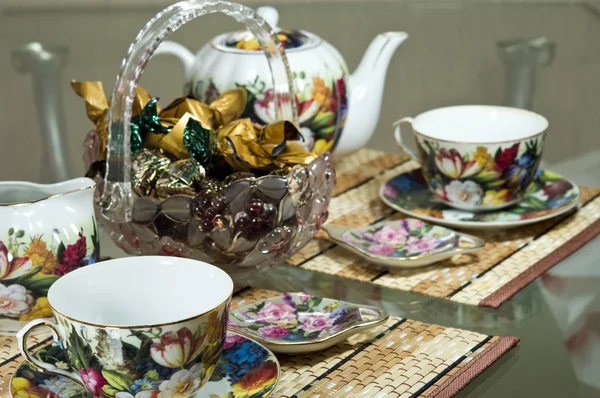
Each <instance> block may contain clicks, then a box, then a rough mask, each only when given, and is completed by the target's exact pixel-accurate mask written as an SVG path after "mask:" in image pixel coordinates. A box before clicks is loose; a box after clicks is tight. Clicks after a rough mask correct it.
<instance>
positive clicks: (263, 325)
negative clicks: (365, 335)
mask: <svg viewBox="0 0 600 398" xmlns="http://www.w3.org/2000/svg"><path fill="white" fill-rule="evenodd" d="M387 318H388V313H387V312H385V311H384V310H382V309H380V308H377V307H371V306H366V305H357V304H351V303H347V302H344V301H338V300H334V299H328V298H321V297H316V296H310V295H308V294H306V293H285V294H283V295H281V296H276V297H272V298H268V299H265V300H262V301H258V302H254V303H252V304H249V305H246V306H244V307H239V308H236V309H235V310H231V312H230V314H229V328H230V329H233V330H235V331H236V332H238V333H239V334H241V335H244V336H247V337H249V338H252V339H254V340H256V341H258V342H260V343H262V344H264V345H265V346H266V347H267V348H269V349H270V350H271V351H273V352H279V353H282V354H306V353H309V352H314V351H321V350H324V349H326V348H329V347H331V346H332V345H335V344H337V343H339V342H341V341H343V340H345V339H347V338H348V337H350V336H352V335H354V334H356V333H359V332H362V331H364V330H366V329H369V328H372V327H375V326H378V325H381V324H383V323H384V322H385V321H386V320H387Z"/></svg>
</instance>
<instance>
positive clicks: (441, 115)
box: [394, 105, 548, 211]
mask: <svg viewBox="0 0 600 398" xmlns="http://www.w3.org/2000/svg"><path fill="white" fill-rule="evenodd" d="M404 123H407V124H410V125H411V126H412V130H413V133H414V135H415V138H416V142H417V151H418V155H416V154H413V153H412V152H411V151H410V150H409V149H408V148H406V146H405V145H404V144H403V143H402V137H401V133H400V127H401V125H402V124H404ZM394 127H395V132H394V136H395V138H396V141H397V142H398V144H399V145H400V146H402V147H403V149H405V150H406V151H407V152H408V153H409V154H410V155H411V156H412V157H413V158H414V159H415V160H418V161H419V162H420V163H421V166H422V170H423V176H424V177H425V180H426V181H427V184H428V185H429V189H430V190H431V192H432V193H433V194H434V195H435V196H436V197H437V198H438V199H439V200H441V201H443V202H444V203H446V204H448V205H450V206H452V207H455V208H458V209H462V210H469V211H483V210H495V209H499V208H502V207H506V206H510V205H511V204H513V203H516V202H518V201H520V200H521V199H522V198H523V196H524V194H525V191H526V189H527V187H528V186H529V184H530V183H531V182H532V181H533V179H534V177H535V174H536V171H537V169H538V166H539V163H540V160H541V156H542V148H543V146H544V136H545V131H546V129H547V127H548V121H547V120H546V118H544V117H543V116H541V115H538V114H536V113H533V112H530V111H526V110H522V109H517V108H507V107H501V106H487V105H463V106H452V107H447V108H439V109H434V110H431V111H428V112H425V113H422V114H420V115H419V116H417V117H416V118H414V119H413V118H404V119H400V120H398V121H397V122H396V123H394Z"/></svg>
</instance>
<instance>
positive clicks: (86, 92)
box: [71, 80, 151, 160]
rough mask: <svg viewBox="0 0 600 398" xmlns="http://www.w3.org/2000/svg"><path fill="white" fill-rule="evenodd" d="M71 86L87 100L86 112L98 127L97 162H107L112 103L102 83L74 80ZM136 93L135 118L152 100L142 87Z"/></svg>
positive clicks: (133, 112)
mask: <svg viewBox="0 0 600 398" xmlns="http://www.w3.org/2000/svg"><path fill="white" fill-rule="evenodd" d="M71 86H72V87H73V90H75V92H76V93H77V95H79V96H80V97H81V98H83V99H84V100H85V110H86V112H87V115H88V118H89V119H90V120H91V121H92V122H93V123H94V125H95V126H96V136H97V138H98V143H99V152H98V159H97V160H106V149H107V148H108V122H107V115H108V110H109V108H110V102H109V100H108V99H107V97H106V94H105V93H104V87H103V86H102V82H78V81H75V80H73V81H72V82H71ZM135 92H136V96H135V99H134V101H133V111H132V114H133V116H134V117H135V116H137V115H139V114H141V113H142V110H143V109H144V107H145V106H146V104H147V103H148V102H149V101H150V99H151V97H150V94H148V92H147V91H146V90H144V89H143V88H142V87H140V86H137V87H136V89H135ZM132 142H135V137H132ZM139 149H141V147H140V148H139Z"/></svg>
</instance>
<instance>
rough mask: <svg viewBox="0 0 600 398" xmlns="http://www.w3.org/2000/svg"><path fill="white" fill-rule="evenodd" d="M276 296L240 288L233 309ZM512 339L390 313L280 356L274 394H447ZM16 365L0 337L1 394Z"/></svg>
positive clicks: (40, 342)
mask: <svg viewBox="0 0 600 398" xmlns="http://www.w3.org/2000/svg"><path fill="white" fill-rule="evenodd" d="M277 294H279V293H277V292H274V291H269V290H261V289H250V288H248V289H244V290H242V291H241V292H238V293H237V294H236V295H235V296H234V298H233V302H232V306H233V307H235V306H238V305H243V304H247V303H250V302H253V301H256V300H260V299H264V298H267V297H272V296H275V295H277ZM518 342H519V339H517V338H516V337H499V336H487V335H483V334H479V333H475V332H471V331H468V330H462V329H455V328H446V327H443V326H439V325H431V324H427V323H421V322H416V321H412V320H409V319H401V318H395V317H391V318H390V319H389V320H388V322H387V323H386V324H385V325H383V326H380V327H378V328H375V329H372V330H370V331H367V332H365V333H361V334H358V335H355V336H353V337H351V338H350V339H348V340H347V341H346V342H343V343H340V344H338V345H336V346H333V347H331V348H329V349H328V350H325V351H321V352H318V353H313V354H309V355H301V356H278V358H279V361H280V362H281V368H282V374H281V378H280V380H279V383H278V385H277V388H276V389H275V392H274V393H273V397H280V398H308V397H311V398H318V397H320V398H324V397H336V398H342V397H344V398H350V397H362V398H368V397H373V398H375V397H377V398H380V397H437V398H442V397H451V396H454V395H455V394H456V393H457V392H458V391H460V390H461V389H462V388H464V387H465V386H466V385H467V384H468V383H469V382H471V381H472V380H473V379H475V378H476V377H477V376H478V375H479V374H481V373H482V372H483V371H484V370H485V369H486V368H487V367H489V366H490V365H491V364H492V363H493V362H495V361H496V360H497V359H498V358H500V357H501V356H502V355H503V354H505V353H506V352H507V351H509V350H510V349H511V348H513V347H514V346H516V345H517V344H518ZM47 343H49V339H48V338H47V335H43V336H39V337H37V338H35V337H34V338H33V339H32V344H36V345H37V346H44V345H45V344H47ZM21 362H22V359H21V357H20V356H19V354H18V349H17V346H16V339H15V338H13V337H0V397H9V396H10V393H9V389H8V387H9V382H10V377H11V376H12V374H13V373H14V371H15V370H16V368H17V367H18V366H19V364H20V363H21Z"/></svg>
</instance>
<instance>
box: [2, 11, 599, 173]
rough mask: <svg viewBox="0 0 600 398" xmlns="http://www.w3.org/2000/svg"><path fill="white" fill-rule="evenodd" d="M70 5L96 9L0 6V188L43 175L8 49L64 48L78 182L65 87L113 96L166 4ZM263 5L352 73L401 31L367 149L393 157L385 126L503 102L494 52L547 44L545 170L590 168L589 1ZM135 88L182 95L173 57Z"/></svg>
mask: <svg viewBox="0 0 600 398" xmlns="http://www.w3.org/2000/svg"><path fill="white" fill-rule="evenodd" d="M78 1H80V2H81V3H92V2H95V3H96V4H94V5H91V4H90V5H89V6H88V7H80V6H65V5H64V4H71V5H72V4H73V2H72V1H70V0H69V1H67V0H64V1H62V3H63V5H62V6H55V7H47V5H48V4H58V3H59V2H60V1H59V0H44V2H43V3H44V4H45V5H46V7H43V8H42V7H40V6H39V3H40V2H39V1H38V2H37V4H38V6H34V5H35V4H36V3H35V1H34V0H29V1H26V0H17V1H13V0H0V5H2V6H3V7H4V9H3V11H2V13H1V14H0V89H1V93H2V94H1V95H0V123H1V124H0V126H1V128H0V149H1V152H0V153H1V154H2V155H1V156H0V180H6V179H25V180H36V179H38V178H39V175H40V169H41V167H42V165H41V164H40V163H41V162H40V154H41V151H42V150H43V148H40V146H39V145H37V144H36V142H37V141H38V140H39V134H40V132H39V128H38V124H37V120H36V116H35V113H34V109H33V106H34V105H33V98H32V94H31V93H32V86H31V79H30V77H29V76H26V75H19V74H17V73H16V72H15V71H14V69H13V67H12V66H11V64H10V51H11V50H12V49H14V48H17V47H19V46H20V45H23V44H25V43H28V42H30V41H44V42H46V43H50V44H64V45H67V46H68V47H69V52H70V58H69V62H68V64H67V66H66V68H65V70H64V74H63V84H62V88H63V102H64V106H65V114H66V116H67V121H68V125H67V131H66V136H67V140H68V148H69V157H70V161H71V164H72V173H73V174H74V175H80V174H81V173H82V172H83V170H82V163H81V160H80V159H81V149H80V148H81V142H82V140H83V137H84V135H85V133H86V132H87V131H89V129H90V128H91V124H90V122H89V121H88V120H87V119H86V116H85V113H84V107H83V102H82V101H81V100H80V99H79V98H78V97H76V96H75V94H73V92H72V91H71V89H70V86H69V81H70V79H80V80H102V81H104V82H105V84H106V87H107V88H108V89H110V88H112V84H113V82H114V79H115V76H116V73H117V72H118V68H119V65H120V62H121V59H122V57H123V55H124V53H125V51H126V49H127V46H128V45H129V43H130V42H131V40H132V39H133V38H134V37H135V35H136V33H137V32H138V31H139V29H140V28H141V27H142V26H143V25H144V23H145V22H146V21H147V20H148V19H149V18H150V17H152V16H153V15H154V14H155V13H156V12H157V11H158V10H159V9H160V8H162V6H161V5H160V4H165V3H168V2H164V1H161V0H152V1H143V2H142V1H140V0H126V1H127V2H128V3H137V4H139V3H143V4H145V5H131V4H130V5H128V6H123V5H124V3H123V2H122V0H118V2H117V0H104V1H101V0H98V1H95V0H78ZM98 3H100V5H98ZM246 3H248V4H262V2H260V3H259V2H257V1H251V2H250V1H246ZM270 3H272V4H278V8H279V10H280V15H281V19H280V24H281V25H282V26H289V27H300V28H303V29H305V30H309V31H312V32H315V33H317V34H319V35H320V36H322V37H323V38H325V39H327V40H329V41H330V42H331V43H332V44H333V45H335V46H336V47H337V48H338V49H339V50H340V52H341V53H342V54H343V55H344V56H345V58H346V60H347V62H348V64H349V66H350V68H351V69H353V68H354V67H355V66H356V65H357V63H358V61H359V60H360V57H361V55H362V52H363V50H364V49H365V48H366V46H367V45H368V43H369V42H370V40H371V39H372V38H373V37H374V36H375V35H376V34H377V33H380V32H383V31H388V30H404V31H407V32H408V33H409V34H410V38H409V40H408V41H407V42H406V43H405V44H403V45H402V46H401V47H400V48H399V49H398V52H397V54H396V55H395V56H394V58H393V59H392V64H391V65H390V69H389V72H388V80H387V86H386V92H385V97H384V105H383V111H382V115H381V119H380V123H379V127H378V129H377V132H376V135H375V136H374V137H373V138H372V139H371V141H370V143H369V146H371V147H373V148H378V149H384V150H390V148H394V144H393V141H392V138H391V128H390V126H391V123H392V122H393V121H394V120H396V119H397V118H399V117H402V116H406V115H415V114H418V113H419V112H422V111H424V110H426V109H429V108H433V107H438V106H445V105H451V104H463V103H486V104H501V103H502V99H503V89H504V80H503V79H504V76H503V66H502V65H501V63H500V61H499V58H498V56H497V50H496V43H497V42H498V41H499V40H502V39H507V38H515V37H528V38H533V37H538V36H547V37H549V38H550V39H552V40H555V41H556V43H557V55H556V59H555V60H554V63H553V64H552V66H551V67H549V68H546V69H543V70H541V71H540V73H539V80H538V85H537V91H536V96H535V104H534V110H536V111H538V112H540V113H542V114H544V115H545V116H547V117H548V119H549V120H550V122H551V130H550V137H549V141H548V145H547V150H546V161H547V163H549V164H552V165H556V166H555V167H559V168H560V167H566V170H567V171H570V172H572V173H575V172H578V170H580V169H582V168H583V169H586V168H587V169H590V168H593V167H596V166H597V165H598V163H597V161H598V151H600V137H599V134H598V126H599V125H600V112H599V111H598V104H600V90H599V88H600V40H598V38H599V37H600V17H599V14H598V13H597V12H596V11H595V10H596V9H595V8H594V7H592V6H591V5H590V4H591V3H579V2H561V1H549V2H544V3H539V4H538V3H535V4H534V3H533V2H524V1H520V2H491V1H484V0H482V1H466V2H455V1H419V2H417V1H395V2H394V1H391V0H389V1H384V2H379V1H367V2H355V1H351V2H345V3H344V4H341V1H329V2H323V1H319V2H316V1H314V2H303V3H302V4H298V2H293V1H289V0H279V1H272V2H270ZM306 3H308V4H306ZM17 6H19V7H17ZM237 28H239V26H238V25H236V24H235V22H232V21H229V20H228V19H226V18H224V17H218V16H209V17H204V18H202V19H200V20H197V21H195V22H193V23H191V24H189V25H186V26H185V27H184V28H182V30H181V31H178V32H176V33H175V34H174V35H173V38H174V39H176V40H178V41H180V42H182V43H183V44H185V45H187V46H189V47H190V48H192V49H198V48H199V47H200V46H201V44H202V43H204V42H205V41H207V40H208V39H210V38H211V37H213V36H214V35H216V34H218V33H221V32H223V31H228V30H233V29H237ZM142 83H143V85H144V86H145V87H146V88H147V89H148V90H149V91H150V92H151V93H152V94H153V95H157V96H160V97H162V98H164V99H165V101H169V100H170V99H172V98H173V97H175V96H177V95H178V94H179V93H180V87H181V86H182V83H183V81H182V77H181V68H180V66H179V64H178V62H177V61H176V60H174V59H171V58H158V57H157V58H155V59H153V60H152V62H151V63H150V65H149V67H148V69H147V71H146V73H145V76H144V79H143V82H142ZM597 174H600V173H597ZM573 177H574V178H576V179H577V178H578V176H573ZM582 178H583V177H582ZM585 178H587V179H589V178H590V177H585ZM583 182H585V181H583ZM598 183H600V181H599V182H598Z"/></svg>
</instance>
